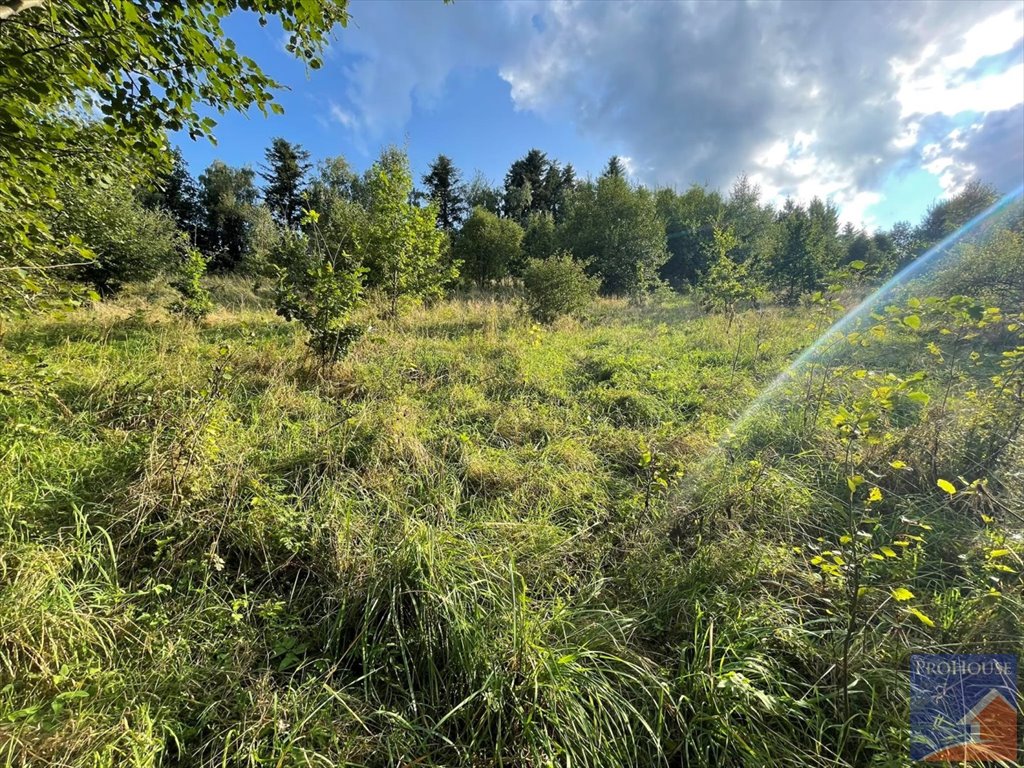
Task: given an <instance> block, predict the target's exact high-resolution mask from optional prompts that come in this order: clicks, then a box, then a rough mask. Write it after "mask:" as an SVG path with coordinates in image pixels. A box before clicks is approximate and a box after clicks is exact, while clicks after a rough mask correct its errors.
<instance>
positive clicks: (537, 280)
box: [523, 251, 601, 323]
mask: <svg viewBox="0 0 1024 768" xmlns="http://www.w3.org/2000/svg"><path fill="white" fill-rule="evenodd" d="M523 283H524V284H525V286H526V302H527V308H528V309H529V312H530V315H531V316H532V317H533V318H534V319H535V320H537V321H538V322H542V323H550V322H552V321H553V320H554V319H555V318H556V317H558V316H559V315H571V314H574V313H576V312H579V311H580V310H581V309H584V308H585V307H586V306H587V305H589V304H590V303H591V302H592V301H593V300H594V298H595V297H596V296H597V289H598V287H599V286H600V285H601V279H600V278H598V277H588V276H587V273H586V272H585V271H584V268H583V265H582V264H580V263H579V262H578V261H576V260H575V259H573V257H572V254H570V253H569V252H568V251H560V252H558V253H556V254H554V255H552V256H551V257H549V258H547V259H543V260H540V259H531V260H530V261H529V262H528V263H527V266H526V271H525V272H524V273H523Z"/></svg>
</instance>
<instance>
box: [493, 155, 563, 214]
mask: <svg viewBox="0 0 1024 768" xmlns="http://www.w3.org/2000/svg"><path fill="white" fill-rule="evenodd" d="M551 165H552V163H551V161H549V160H548V158H547V155H545V154H544V153H543V152H541V151H540V150H539V149H531V150H530V151H529V152H527V153H526V154H525V155H524V156H523V157H521V158H520V159H518V160H516V161H515V162H514V163H512V165H511V166H510V167H509V169H508V173H506V174H505V201H504V202H505V216H506V217H508V218H510V219H516V220H517V221H519V222H520V224H523V223H525V222H526V218H527V216H529V215H530V214H531V213H533V212H534V211H550V210H551V206H550V201H549V199H548V188H547V185H546V184H545V179H546V177H547V175H548V171H549V169H550V168H551ZM527 193H528V195H527Z"/></svg>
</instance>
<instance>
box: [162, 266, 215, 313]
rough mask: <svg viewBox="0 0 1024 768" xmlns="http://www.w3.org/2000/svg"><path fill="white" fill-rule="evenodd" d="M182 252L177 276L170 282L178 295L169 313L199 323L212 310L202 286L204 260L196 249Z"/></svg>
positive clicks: (208, 297)
mask: <svg viewBox="0 0 1024 768" xmlns="http://www.w3.org/2000/svg"><path fill="white" fill-rule="evenodd" d="M183 251H184V253H183V255H182V258H181V264H179V265H178V274H177V275H175V277H174V279H173V280H172V281H171V287H172V288H174V290H176V291H177V292H178V293H179V294H180V296H179V298H178V299H176V300H175V301H174V303H173V304H171V311H172V312H176V313H178V314H180V315H182V316H183V317H186V318H188V319H189V320H191V321H193V322H199V321H201V320H202V319H203V318H205V317H206V316H207V315H208V314H210V310H211V309H213V302H212V301H211V300H210V292H209V291H208V290H206V287H205V286H204V285H203V278H204V277H205V276H206V259H205V258H203V254H202V253H201V252H200V251H199V250H198V249H196V248H185V249H183Z"/></svg>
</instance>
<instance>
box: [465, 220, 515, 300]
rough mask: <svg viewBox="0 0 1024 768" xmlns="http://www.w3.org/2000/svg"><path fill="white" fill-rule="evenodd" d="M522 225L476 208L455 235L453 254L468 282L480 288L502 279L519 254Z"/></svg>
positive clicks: (512, 266)
mask: <svg viewBox="0 0 1024 768" xmlns="http://www.w3.org/2000/svg"><path fill="white" fill-rule="evenodd" d="M522 242H523V228H522V227H520V226H519V225H518V224H516V222H514V221H512V220H511V219H502V218H499V217H498V216H495V215H494V214H493V213H491V212H490V211H487V210H484V209H483V208H475V209H474V210H473V214H472V215H471V216H470V217H469V218H468V219H466V223H465V224H463V225H462V229H460V230H459V234H458V235H457V236H456V238H455V255H456V256H457V257H458V258H459V259H461V260H462V265H463V267H462V274H463V277H464V278H465V279H466V281H467V282H469V281H475V282H476V284H477V285H478V286H480V287H481V288H483V287H484V286H485V285H487V283H489V282H492V281H498V280H501V279H502V278H503V277H506V276H507V275H508V274H509V272H510V271H511V270H512V269H513V268H514V266H515V265H516V264H517V262H518V261H519V259H520V258H521V255H522Z"/></svg>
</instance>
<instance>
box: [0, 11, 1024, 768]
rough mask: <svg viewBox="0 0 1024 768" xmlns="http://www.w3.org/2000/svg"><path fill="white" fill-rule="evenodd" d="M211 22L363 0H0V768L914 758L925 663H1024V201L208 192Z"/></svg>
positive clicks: (326, 28) (317, 176) (708, 193)
mask: <svg viewBox="0 0 1024 768" xmlns="http://www.w3.org/2000/svg"><path fill="white" fill-rule="evenodd" d="M235 11H253V12H255V13H256V14H257V15H258V17H259V18H260V20H263V21H265V17H266V16H270V15H273V16H277V17H278V19H279V20H280V22H281V24H282V27H283V29H284V31H285V32H286V34H287V40H288V42H287V45H288V48H289V50H291V51H292V52H294V53H295V54H296V55H297V56H298V57H299V58H300V59H301V60H303V61H304V62H305V63H307V64H308V65H309V66H310V67H311V68H314V69H315V68H316V67H317V66H318V65H319V59H318V56H319V54H320V51H321V48H322V47H323V46H324V45H325V44H326V43H327V42H328V39H329V35H330V33H331V30H332V29H333V28H334V26H335V25H336V24H338V23H340V24H344V23H345V21H346V20H347V15H346V4H345V3H344V2H336V3H308V2H294V3H293V2H269V1H265V0H253V1H252V2H248V1H247V2H230V1H228V2H218V3H212V4H211V3H202V2H179V3H157V4H153V3H141V2H130V1H125V2H120V1H119V2H98V3H85V2H66V3H40V2H33V1H32V0H22V1H21V2H14V3H11V2H0V97H2V101H0V458H2V461H0V766H10V767H11V768H15V767H17V768H22V767H25V768H29V767H34V766H42V765H46V766H50V765H54V766H74V767H76V768H78V767H81V768H106V767H109V768H114V767H115V766H136V767H138V768H152V767H154V766H210V767H211V768H212V767H213V766H220V767H221V768H227V767H228V766H239V767H241V766H253V767H255V766H270V765H272V766H277V767H279V768H283V767H284V766H324V767H325V768H326V767H327V766H374V767H376V766H380V768H384V767H386V766H406V765H410V766H411V765H416V766H434V767H435V768H442V767H444V768H457V767H462V768H482V767H484V766H486V767H488V768H489V767H491V766H495V767H498V766H508V767H510V768H511V767H513V766H515V767H518V766H527V767H529V768H534V767H536V768H547V767H551V768H553V767H554V766H566V767H567V768H569V767H575V766H583V767H591V768H604V767H606V766H608V767H610V768H615V767H621V768H626V767H627V766H629V767H634V766H635V767H637V768H640V767H646V766H657V765H665V766H670V765H671V766H675V765H679V766H707V767H709V768H710V767H711V766H745V767H749V768H762V767H763V766H769V765H770V766H780V767H781V766H792V767H793V768H796V767H798V766H799V767H800V768H804V767H806V766H821V767H822V768H825V766H882V765H902V764H904V763H905V759H904V756H905V755H906V754H907V751H908V741H909V735H908V722H907V709H908V701H907V696H908V692H907V684H906V683H907V681H906V677H907V673H906V670H907V666H908V657H909V655H910V654H911V653H912V652H915V651H943V652H956V651H965V652H971V653H984V652H1001V653H1016V654H1020V653H1021V652H1022V651H1024V581H1022V576H1021V573H1022V569H1024V538H1022V534H1021V532H1022V530H1024V315H1022V308H1024V284H1022V282H1021V275H1024V264H1022V262H1021V259H1022V255H1021V254H1022V252H1024V249H1022V242H1021V233H1022V230H1024V216H1022V209H1021V207H1020V204H1019V201H1017V202H1016V204H1015V206H1014V207H1009V208H1007V209H1006V210H1003V211H1002V212H1001V213H1000V214H999V215H993V216H990V217H988V218H986V220H985V221H983V222H981V223H979V224H978V225H977V226H974V227H973V228H970V229H969V231H967V232H966V233H964V236H962V237H960V238H959V241H958V242H957V243H955V244H951V243H948V242H944V241H945V239H946V238H948V237H949V236H950V235H951V234H952V233H954V232H958V231H960V230H961V228H962V227H963V226H964V225H965V224H966V223H967V222H970V221H972V220H973V219H975V217H976V216H977V215H978V214H979V213H981V212H983V211H985V210H987V209H989V208H990V206H991V205H992V203H993V202H994V201H995V200H996V197H997V196H996V194H995V192H994V191H993V190H992V189H991V188H989V187H986V186H984V185H982V184H977V183H972V184H969V185H967V186H966V188H965V189H963V190H962V191H961V192H959V193H958V194H957V195H954V196H952V197H951V198H949V199H947V200H943V201H940V202H938V203H936V204H935V205H934V206H933V207H932V208H931V209H930V210H929V212H928V214H927V215H926V216H925V218H924V220H923V221H922V222H921V224H920V225H918V226H916V227H915V226H911V225H910V224H907V223H900V224H898V225H896V226H894V227H893V228H892V230H890V231H888V232H875V233H867V232H864V231H860V230H857V229H855V228H853V227H850V226H847V227H845V228H840V225H839V218H838V211H837V210H836V208H835V207H834V206H833V205H832V204H831V203H830V202H829V201H822V200H819V199H815V200H812V201H810V202H808V203H807V204H803V203H799V202H797V201H792V200H790V201H786V202H785V203H784V204H783V205H781V206H780V207H778V208H776V207H775V206H774V205H773V204H771V203H768V202H765V201H762V200H761V198H760V193H759V191H758V189H757V188H756V187H755V186H753V185H752V184H751V183H750V182H749V181H748V180H747V179H746V178H745V177H744V178H741V179H739V180H738V181H737V182H736V184H735V185H734V186H733V188H732V189H731V190H730V191H729V193H728V194H727V195H722V194H720V193H719V192H717V191H714V190H708V189H705V188H703V187H699V186H694V187H691V188H690V189H688V190H686V191H685V192H683V193H681V194H680V193H678V192H676V191H675V190H672V189H657V190H654V189H649V188H647V187H645V186H643V185H640V184H636V183H634V182H633V181H631V180H630V179H629V163H628V161H627V160H626V159H620V158H618V157H613V158H611V159H610V160H609V162H608V164H607V167H606V169H605V170H604V172H603V173H602V174H601V175H600V176H599V177H598V178H596V179H589V178H588V179H577V178H576V174H575V171H574V169H573V167H572V166H571V165H569V164H566V165H562V164H561V163H559V162H558V161H557V160H554V159H552V158H549V157H548V156H547V155H546V154H545V153H544V152H542V151H540V150H538V149H531V150H530V151H529V152H527V153H526V154H525V155H524V156H523V157H522V158H520V159H518V160H516V161H515V162H513V163H512V164H511V166H510V168H509V170H508V173H507V174H506V175H505V178H504V181H503V184H502V185H501V186H494V185H492V184H491V183H490V182H489V181H487V180H486V179H484V178H482V177H480V176H477V177H476V178H474V179H472V180H471V181H470V182H469V183H468V184H463V183H462V181H461V179H462V176H461V174H460V172H459V170H458V168H456V167H455V165H454V163H453V162H452V161H451V160H450V158H448V157H447V156H445V155H439V156H438V157H437V159H436V160H435V161H434V163H433V164H432V165H431V167H430V169H429V171H428V173H427V174H426V175H425V176H424V177H423V183H424V184H425V186H426V190H425V191H419V190H417V189H416V188H415V185H414V177H413V174H412V171H411V168H410V166H409V160H408V157H407V155H406V153H405V152H404V151H403V150H400V149H397V148H394V147H391V148H387V149H384V150H383V151H382V152H381V154H380V156H379V159H378V160H377V161H376V162H375V163H374V164H373V165H372V166H371V167H370V168H369V169H366V170H365V171H364V172H362V173H359V172H357V171H356V170H354V169H353V168H352V167H351V166H350V165H349V163H348V162H347V161H346V160H345V158H343V157H332V158H323V159H320V160H319V162H317V163H316V164H315V166H314V165H313V164H312V163H311V161H310V157H309V155H308V153H307V152H306V151H305V150H304V149H303V148H302V147H301V146H298V145H296V144H293V143H291V142H289V141H288V140H286V139H284V138H277V139H275V140H274V141H273V143H272V144H271V147H270V148H269V149H268V150H267V152H266V155H265V158H266V166H265V167H264V168H262V173H261V174H260V176H261V177H262V178H263V180H264V181H266V182H267V183H266V184H265V185H264V186H263V187H262V188H261V187H260V186H259V182H258V178H257V173H256V172H255V171H254V170H253V169H252V168H251V167H249V166H244V167H240V168H233V167H230V166H228V165H226V164H225V163H223V162H221V161H215V162H214V163H212V164H211V165H210V166H209V167H208V168H207V169H205V171H203V172H202V174H201V175H200V176H199V178H198V180H195V179H193V177H192V175H191V173H190V171H189V169H188V167H187V165H186V164H185V162H184V160H183V158H182V156H181V154H180V153H178V152H175V151H172V150H170V149H169V147H168V142H167V131H175V130H187V131H189V132H191V133H193V134H195V135H209V132H210V130H211V128H212V123H211V122H210V121H209V119H208V118H205V117H200V113H201V112H202V113H203V114H205V112H206V111H207V110H208V109H209V108H213V109H221V110H224V109H232V108H236V109H245V108H247V107H250V106H256V107H259V108H261V109H265V110H271V111H272V110H273V108H274V104H273V103H272V102H271V93H270V90H269V89H270V88H271V87H272V86H273V85H274V84H273V83H272V81H270V79H269V78H268V77H267V76H266V75H264V74H263V73H262V72H261V71H260V70H259V69H258V68H257V66H256V64H255V63H254V62H252V61H250V60H249V59H246V58H244V57H241V56H240V55H239V54H238V53H237V51H236V50H235V48H234V45H233V44H232V43H231V41H230V40H227V39H226V38H225V37H224V34H223V31H222V29H221V26H220V24H221V21H222V19H223V18H224V17H225V16H227V15H228V14H231V13H233V12H235ZM238 16H239V18H242V17H244V14H238ZM100 115H102V117H100ZM935 246H938V247H936V248H934V250H931V251H930V249H933V247H935ZM926 253H927V254H928V255H927V256H924V254H926ZM918 259H921V260H920V261H917V260H918ZM208 266H209V269H210V274H207V267H208ZM903 267H909V268H908V269H907V271H906V272H905V273H904V274H903V277H902V279H901V280H900V281H898V284H897V285H896V286H895V287H893V286H889V287H887V288H886V289H885V290H884V291H883V292H881V294H880V295H878V296H876V295H874V294H872V291H874V290H875V289H876V288H877V287H878V286H879V285H881V284H882V283H884V282H885V281H886V280H888V279H889V278H890V277H891V276H892V275H893V274H894V273H895V272H896V270H898V269H900V268H903ZM460 278H461V280H462V282H461V283H460V282H459V280H460ZM92 288H95V289H97V290H96V291H93V290H91V289H92ZM867 297H871V298H870V299H867ZM865 299H867V300H866V301H865ZM862 301H865V303H864V304H863V305H860V302H862ZM858 305H860V306H859V309H858V310H857V311H856V312H854V313H852V314H850V315H847V316H845V317H844V314H845V313H846V312H847V308H850V307H854V306H858ZM524 309H525V311H524ZM840 318H844V319H843V320H842V321H841V322H839V323H838V324H837V323H836V321H838V320H840ZM292 321H294V322H292Z"/></svg>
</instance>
